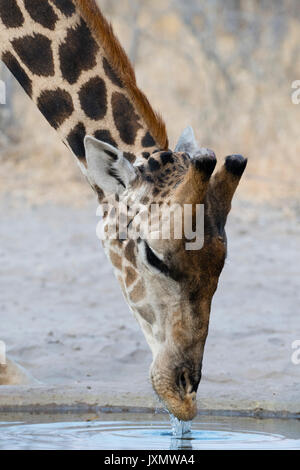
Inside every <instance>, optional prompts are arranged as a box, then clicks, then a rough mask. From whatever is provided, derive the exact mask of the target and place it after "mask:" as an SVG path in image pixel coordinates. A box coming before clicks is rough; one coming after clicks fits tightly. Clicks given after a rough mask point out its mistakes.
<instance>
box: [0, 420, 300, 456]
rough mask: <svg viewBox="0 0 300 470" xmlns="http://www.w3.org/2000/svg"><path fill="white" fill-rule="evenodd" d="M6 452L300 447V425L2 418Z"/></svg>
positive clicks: (1, 442) (0, 437)
mask: <svg viewBox="0 0 300 470" xmlns="http://www.w3.org/2000/svg"><path fill="white" fill-rule="evenodd" d="M0 449H1V450H4V449H6V450H8V449H10V450H11V449H13V450H14V449H20V450H21V449H28V450H29V449H36V450H56V449H57V450H73V449H78V450H81V449H87V450H90V449H92V450H94V449H105V450H139V449H143V450H168V449H173V450H175V449H178V450H184V449H190V450H197V449H300V422H299V420H298V421H297V420H257V419H250V418H247V419H244V418H209V417H202V418H198V419H196V420H195V421H193V423H192V424H191V426H189V425H188V426H185V428H184V429H183V428H182V427H181V425H180V424H178V423H177V424H176V423H175V426H174V423H173V427H172V426H171V423H170V420H169V418H168V416H164V415H148V414H114V413H111V414H106V413H105V414H101V413H99V415H97V416H94V415H85V416H82V415H79V416H77V415H76V416H74V415H64V416H61V415H60V416H55V417H53V416H45V415H15V416H13V417H12V416H11V415H9V416H3V415H2V416H1V414H0Z"/></svg>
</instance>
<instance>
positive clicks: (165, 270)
mask: <svg viewBox="0 0 300 470" xmlns="http://www.w3.org/2000/svg"><path fill="white" fill-rule="evenodd" d="M144 243H145V251H146V259H147V261H148V263H149V264H150V265H151V266H152V267H154V268H156V269H158V271H160V272H161V273H162V274H165V275H166V276H169V274H170V270H169V267H168V266H167V265H166V264H165V263H164V262H163V261H162V260H161V259H159V258H158V256H157V255H156V254H155V253H154V252H153V250H152V249H151V248H150V246H149V245H148V243H147V242H144Z"/></svg>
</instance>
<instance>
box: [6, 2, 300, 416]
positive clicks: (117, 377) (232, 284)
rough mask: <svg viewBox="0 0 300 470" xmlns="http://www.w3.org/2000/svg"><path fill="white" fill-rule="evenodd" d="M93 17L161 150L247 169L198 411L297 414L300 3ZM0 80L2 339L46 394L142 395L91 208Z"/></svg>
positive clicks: (129, 323)
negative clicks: (187, 135) (109, 33)
mask: <svg viewBox="0 0 300 470" xmlns="http://www.w3.org/2000/svg"><path fill="white" fill-rule="evenodd" d="M99 4H100V6H101V8H102V9H103V11H104V13H105V15H106V16H107V17H108V18H109V20H110V21H111V22H112V23H113V25H114V28H115V30H116V33H117V35H118V36H119V38H120V40H121V42H122V44H123V45H124V47H125V49H126V51H127V52H128V54H129V56H130V59H131V60H132V62H133V63H134V66H135V69H136V73H137V78H138V83H139V85H140V87H141V88H142V89H143V90H144V91H145V92H146V94H147V95H148V97H149V99H150V101H151V102H152V104H153V106H154V107H155V108H156V109H158V110H160V112H161V113H162V115H163V117H164V119H165V120H166V123H167V128H168V132H169V136H170V141H171V146H172V147H173V148H174V146H175V144H176V141H177V139H178V137H179V135H180V133H181V132H182V130H183V129H184V128H185V127H186V126H187V125H192V126H193V127H194V129H195V132H196V134H197V138H198V140H199V143H200V144H201V145H202V146H207V147H210V148H212V149H214V150H215V151H216V153H217V156H218V159H219V164H220V162H222V160H223V158H224V157H225V156H226V155H228V154H233V153H241V154H243V155H244V156H246V157H248V159H249V164H248V168H247V171H246V172H245V175H244V176H243V178H242V181H241V184H240V186H239V188H238V191H237V193H236V196H235V200H234V207H233V210H232V213H231V215H230V219H229V221H228V224H227V233H228V240H229V252H228V258H227V262H226V266H225V269H224V271H223V274H222V276H221V280H220V284H219V288H218V290H217V293H216V295H215V298H214V303H213V308H212V315H211V325H210V334H209V337H208V341H207V346H206V353H205V357H204V370H203V383H202V385H201V387H200V398H201V400H202V406H207V407H208V408H213V409H216V408H218V407H221V408H222V407H223V408H224V409H231V408H232V407H233V408H234V409H237V408H239V407H240V408H242V409H248V407H250V408H255V409H257V408H258V407H261V408H266V407H267V408H268V409H279V410H282V411H284V410H287V411H288V410H292V409H295V408H297V406H298V408H297V411H298V412H299V408H300V403H299V397H300V380H299V373H300V366H296V365H294V364H293V363H292V361H291V356H292V353H293V350H292V347H291V345H292V343H293V341H295V340H297V339H299V335H300V331H299V305H300V289H299V278H300V271H299V270H300V249H299V248H300V231H299V222H300V220H299V215H300V197H299V196H300V194H299V170H300V132H299V130H300V128H299V124H300V104H299V105H295V104H293V103H292V92H293V90H292V83H293V82H294V81H295V80H300V64H299V57H300V2H299V0H284V1H283V0H272V1H270V0H226V1H224V0H209V1H207V0H206V1H205V0H122V1H120V0H100V1H99ZM0 78H1V79H2V80H5V82H6V85H7V98H8V101H7V105H6V106H0V163H1V165H0V220H1V223H0V261H1V263H0V290H1V297H0V318H1V322H0V339H1V340H3V341H5V342H6V344H7V351H8V354H9V356H10V357H12V358H13V359H15V360H17V361H18V362H20V363H21V364H22V365H23V366H24V367H25V368H26V369H27V370H29V371H30V372H31V373H32V374H33V375H34V376H35V377H36V378H38V379H39V380H40V381H42V382H44V383H50V384H53V383H56V384H58V383H72V384H78V382H80V383H81V382H83V383H85V382H86V381H89V382H97V383H98V384H100V385H101V387H102V388H103V387H106V388H107V390H109V393H111V391H112V390H114V392H115V393H118V392H120V390H123V392H126V393H127V392H128V391H129V392H130V391H131V392H132V393H134V394H135V396H137V395H138V396H139V397H146V396H147V393H149V394H150V396H152V395H151V394H152V392H151V387H150V385H149V383H148V366H149V365H150V363H151V354H150V351H149V348H148V346H147V344H146V342H145V340H144V338H143V336H142V333H141V331H140V329H139V327H138V325H137V323H136V322H135V320H134V319H133V318H131V316H130V313H129V311H128V307H127V305H126V303H125V302H124V300H123V298H122V295H121V291H120V288H119V286H118V284H117V282H116V281H115V279H114V277H113V274H112V268H111V265H110V264H109V263H108V261H107V260H106V258H105V256H104V253H103V250H101V247H100V246H99V241H98V240H97V238H96V235H95V230H96V224H97V222H98V219H97V218H96V216H95V212H96V207H97V204H96V200H95V197H94V195H93V193H92V191H91V190H90V188H89V186H88V185H87V184H86V183H85V181H84V179H83V177H82V176H81V174H80V171H79V169H78V167H77V165H76V164H75V163H74V161H73V157H72V156H71V155H70V154H69V152H68V150H66V148H65V146H64V145H63V144H62V143H61V142H60V141H59V139H58V137H57V135H56V133H55V132H54V131H53V130H52V129H51V128H50V126H49V125H48V124H47V123H46V121H45V120H44V118H42V116H41V115H40V113H39V112H38V110H37V109H36V108H35V106H34V105H33V104H32V103H31V101H30V100H29V98H27V96H26V95H25V93H24V92H23V90H21V89H20V87H19V85H18V84H17V83H15V81H14V79H13V78H12V77H11V76H10V75H9V73H8V72H7V71H6V70H5V68H4V66H3V65H1V70H0ZM16 325H17V327H16ZM129 378H130V380H129ZM209 400H210V401H209ZM125 401H126V399H125ZM139 403H141V402H139ZM143 403H144V402H143ZM239 403H240V405H239ZM249 403H250V404H249ZM274 403H275V405H274ZM205 404H206V405H205Z"/></svg>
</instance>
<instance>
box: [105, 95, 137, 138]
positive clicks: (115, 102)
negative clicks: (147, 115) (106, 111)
mask: <svg viewBox="0 0 300 470" xmlns="http://www.w3.org/2000/svg"><path fill="white" fill-rule="evenodd" d="M112 109H113V116H114V121H115V125H116V128H117V129H118V131H119V134H120V137H121V139H122V140H123V142H125V144H128V145H133V144H134V143H135V139H136V135H137V132H138V130H139V129H140V128H141V127H142V126H141V124H140V122H139V119H140V118H139V116H138V115H137V114H136V112H135V110H134V107H133V105H132V104H131V102H130V101H129V99H128V98H127V97H126V96H125V95H123V93H118V92H115V93H113V95H112Z"/></svg>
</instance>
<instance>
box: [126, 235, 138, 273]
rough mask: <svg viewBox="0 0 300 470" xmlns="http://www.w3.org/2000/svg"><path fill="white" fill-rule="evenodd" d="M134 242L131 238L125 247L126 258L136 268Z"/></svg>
mask: <svg viewBox="0 0 300 470" xmlns="http://www.w3.org/2000/svg"><path fill="white" fill-rule="evenodd" d="M134 251H135V244H134V241H133V240H129V242H128V243H127V245H126V248H125V257H126V259H127V260H128V261H129V262H130V263H131V264H132V265H133V266H134V267H135V268H136V256H135V252H134Z"/></svg>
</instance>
